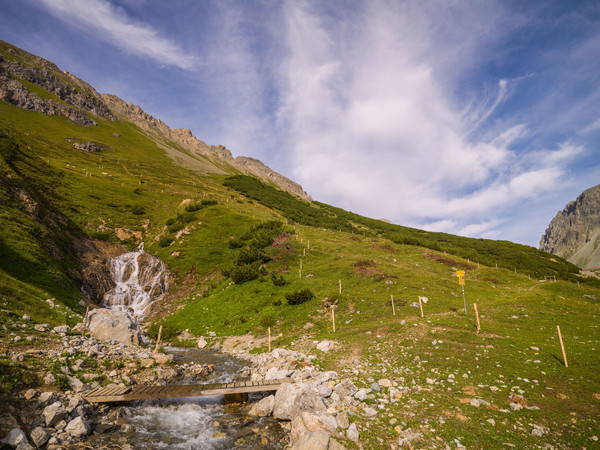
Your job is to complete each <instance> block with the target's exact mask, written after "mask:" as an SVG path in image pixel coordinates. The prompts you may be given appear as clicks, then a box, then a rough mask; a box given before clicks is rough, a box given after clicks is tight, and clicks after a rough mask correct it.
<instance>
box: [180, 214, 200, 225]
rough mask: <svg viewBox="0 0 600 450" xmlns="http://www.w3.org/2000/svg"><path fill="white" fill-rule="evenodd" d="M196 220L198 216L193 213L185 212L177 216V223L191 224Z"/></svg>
mask: <svg viewBox="0 0 600 450" xmlns="http://www.w3.org/2000/svg"><path fill="white" fill-rule="evenodd" d="M194 220H196V216H195V215H194V214H192V213H191V212H184V213H179V214H177V222H181V223H190V222H193V221H194Z"/></svg>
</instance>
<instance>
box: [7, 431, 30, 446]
mask: <svg viewBox="0 0 600 450" xmlns="http://www.w3.org/2000/svg"><path fill="white" fill-rule="evenodd" d="M2 443H3V444H7V445H11V446H13V447H16V446H17V445H19V444H29V442H28V441H27V436H25V433H23V431H22V430H21V429H20V428H13V429H12V430H11V432H10V433H8V435H7V436H6V437H5V438H4V439H3V440H2Z"/></svg>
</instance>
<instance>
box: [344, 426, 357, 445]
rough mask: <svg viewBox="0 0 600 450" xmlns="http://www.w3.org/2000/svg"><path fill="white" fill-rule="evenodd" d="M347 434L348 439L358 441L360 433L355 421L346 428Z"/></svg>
mask: <svg viewBox="0 0 600 450" xmlns="http://www.w3.org/2000/svg"><path fill="white" fill-rule="evenodd" d="M346 436H348V439H350V440H351V441H354V442H358V438H359V434H358V429H357V428H356V424H355V423H352V424H350V426H349V427H348V429H347V430H346Z"/></svg>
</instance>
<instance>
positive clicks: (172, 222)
mask: <svg viewBox="0 0 600 450" xmlns="http://www.w3.org/2000/svg"><path fill="white" fill-rule="evenodd" d="M174 223H175V218H174V217H171V218H170V219H167V226H170V225H173V224H174Z"/></svg>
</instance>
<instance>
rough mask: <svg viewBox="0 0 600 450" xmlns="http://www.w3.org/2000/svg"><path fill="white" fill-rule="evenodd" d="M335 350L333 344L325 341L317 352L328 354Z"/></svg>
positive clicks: (318, 346)
mask: <svg viewBox="0 0 600 450" xmlns="http://www.w3.org/2000/svg"><path fill="white" fill-rule="evenodd" d="M332 348H333V342H331V341H329V340H327V339H325V340H322V341H321V342H319V343H318V344H317V350H321V351H322V352H328V351H329V350H331V349H332Z"/></svg>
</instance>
